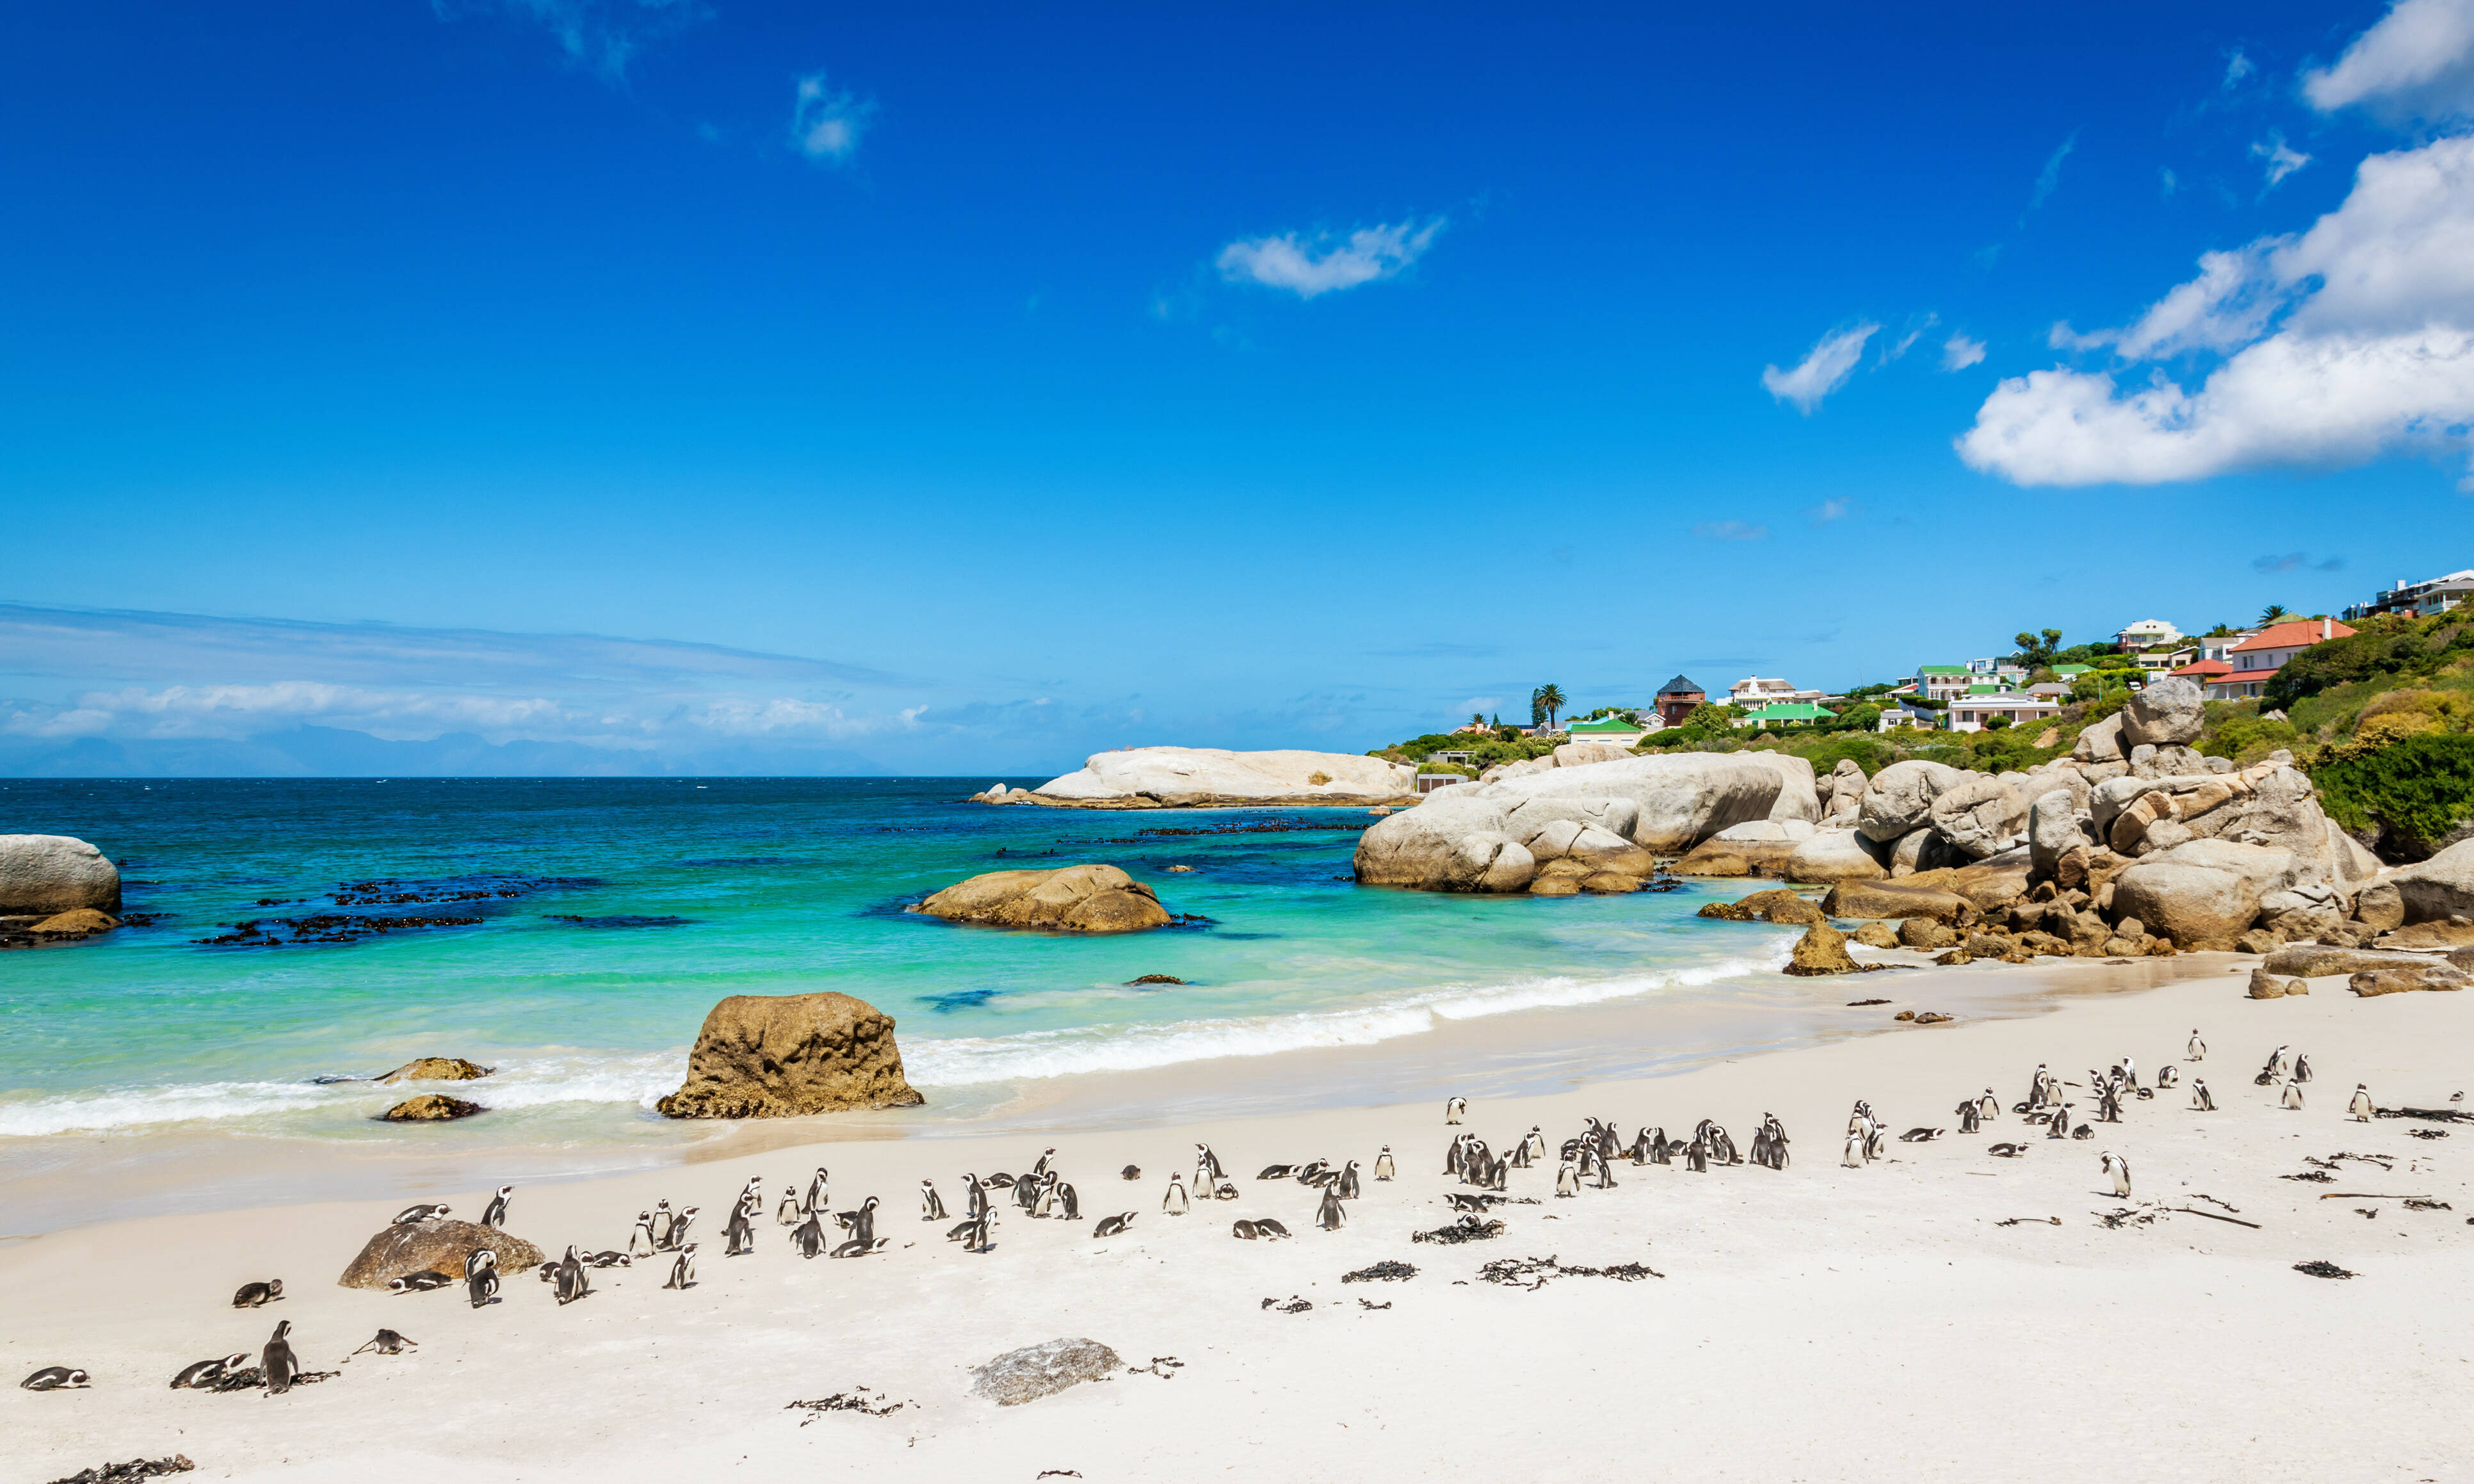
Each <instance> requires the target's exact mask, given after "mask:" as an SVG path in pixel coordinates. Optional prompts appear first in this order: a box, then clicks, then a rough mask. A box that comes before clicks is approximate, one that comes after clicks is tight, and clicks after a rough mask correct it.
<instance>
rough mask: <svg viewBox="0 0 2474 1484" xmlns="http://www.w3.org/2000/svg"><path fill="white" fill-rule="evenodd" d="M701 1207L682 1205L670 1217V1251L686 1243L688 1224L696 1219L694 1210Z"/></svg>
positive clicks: (701, 1207) (675, 1250)
mask: <svg viewBox="0 0 2474 1484" xmlns="http://www.w3.org/2000/svg"><path fill="white" fill-rule="evenodd" d="M703 1209H704V1207H703V1206H700V1205H689V1206H682V1207H680V1208H679V1213H678V1214H677V1215H675V1216H673V1217H671V1218H670V1251H671V1252H677V1251H678V1250H679V1248H680V1247H681V1246H682V1245H683V1244H685V1243H686V1241H687V1239H688V1224H689V1223H690V1222H692V1221H694V1220H695V1219H696V1212H698V1211H700V1210H703Z"/></svg>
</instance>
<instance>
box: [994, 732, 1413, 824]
mask: <svg viewBox="0 0 2474 1484" xmlns="http://www.w3.org/2000/svg"><path fill="white" fill-rule="evenodd" d="M1417 775H1418V770H1417V769H1416V768H1414V767H1412V766H1409V765H1407V764H1405V763H1394V762H1389V761H1387V760H1385V759H1382V758H1369V757H1360V756H1358V755H1356V754H1355V753H1348V752H1305V751H1299V750H1297V749H1294V748H1282V749H1274V750H1272V751H1267V752H1232V751H1230V750H1229V749H1227V748H1225V747H1126V748H1121V749H1119V750H1118V751H1115V752H1103V753H1098V754H1095V755H1094V756H1092V757H1091V758H1089V759H1088V760H1086V761H1085V762H1084V763H1083V765H1082V766H1081V767H1080V769H1079V770H1078V771H1075V772H1071V773H1067V774H1065V775H1064V776H1062V777H1058V778H1052V779H1050V780H1049V781H1048V782H1046V783H1044V784H1041V785H1040V786H1039V787H1038V788H1036V789H1020V788H1015V787H1013V786H1012V785H1009V784H1002V783H1000V784H995V785H992V786H990V787H989V788H987V789H984V790H982V791H980V792H978V793H974V794H972V795H971V801H972V802H973V803H975V804H1042V805H1046V806H1048V807H1050V808H1054V809H1198V808H1204V807H1208V806H1214V805H1232V804H1250V805H1257V806H1261V805H1281V806H1289V807H1310V806H1316V805H1326V804H1360V805H1372V804H1400V803H1409V802H1413V801H1414V800H1415V799H1416V797H1417V787H1418V784H1417Z"/></svg>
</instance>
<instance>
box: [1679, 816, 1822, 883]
mask: <svg viewBox="0 0 2474 1484" xmlns="http://www.w3.org/2000/svg"><path fill="white" fill-rule="evenodd" d="M1812 836H1813V828H1812V826H1811V825H1809V824H1807V823H1805V822H1804V821H1803V820H1800V819H1756V820H1753V821H1751V822H1750V823H1747V824H1731V825H1729V826H1728V827H1727V828H1725V829H1723V830H1720V831H1719V832H1718V833H1717V834H1715V835H1712V836H1710V838H1709V839H1705V840H1703V841H1702V842H1701V843H1699V844H1697V845H1695V846H1693V847H1692V848H1691V849H1690V850H1688V851H1686V852H1685V855H1684V859H1682V860H1680V861H1678V862H1676V863H1675V864H1673V865H1672V866H1670V867H1668V869H1670V870H1672V871H1674V872H1675V874H1676V875H1678V876H1780V875H1784V874H1785V872H1786V863H1787V859H1788V858H1789V857H1790V856H1792V855H1794V854H1795V852H1796V848H1797V847H1798V846H1800V845H1802V844H1803V843H1804V842H1805V841H1806V840H1808V839H1811V838H1812Z"/></svg>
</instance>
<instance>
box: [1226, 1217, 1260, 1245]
mask: <svg viewBox="0 0 2474 1484" xmlns="http://www.w3.org/2000/svg"><path fill="white" fill-rule="evenodd" d="M1228 1234H1229V1235H1230V1236H1233V1237H1235V1238H1236V1239H1237V1240H1238V1241H1240V1242H1251V1241H1253V1240H1254V1239H1255V1238H1256V1237H1257V1236H1259V1235H1261V1232H1260V1231H1259V1230H1258V1229H1256V1228H1255V1226H1254V1224H1253V1223H1252V1222H1250V1221H1236V1222H1231V1223H1230V1224H1229V1226H1228Z"/></svg>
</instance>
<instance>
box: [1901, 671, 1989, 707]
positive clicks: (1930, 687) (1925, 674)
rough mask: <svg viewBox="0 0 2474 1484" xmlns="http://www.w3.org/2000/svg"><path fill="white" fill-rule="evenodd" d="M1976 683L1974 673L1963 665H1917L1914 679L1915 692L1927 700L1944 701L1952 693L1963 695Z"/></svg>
mask: <svg viewBox="0 0 2474 1484" xmlns="http://www.w3.org/2000/svg"><path fill="white" fill-rule="evenodd" d="M1974 684H1976V675H1975V673H1974V672H1973V671H1971V670H1970V669H1968V668H1967V667H1966V666H1964V665H1919V666H1917V667H1916V678H1915V681H1914V685H1915V689H1916V693H1917V694H1919V695H1921V696H1923V697H1924V698H1925V699H1927V700H1928V701H1946V700H1948V699H1950V698H1951V697H1952V696H1953V695H1965V694H1966V693H1967V688H1968V687H1969V686H1972V685H1974Z"/></svg>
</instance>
